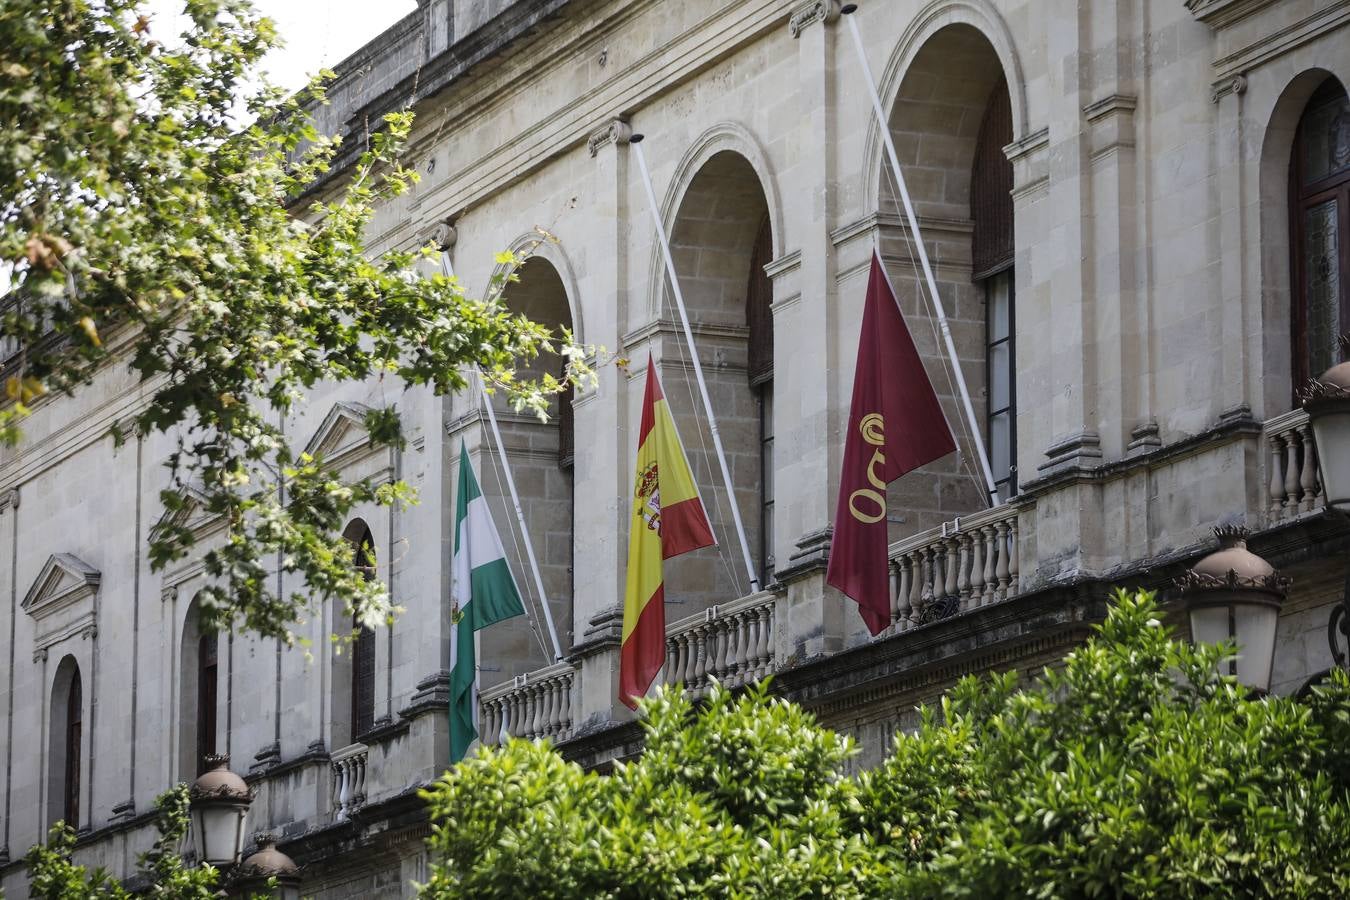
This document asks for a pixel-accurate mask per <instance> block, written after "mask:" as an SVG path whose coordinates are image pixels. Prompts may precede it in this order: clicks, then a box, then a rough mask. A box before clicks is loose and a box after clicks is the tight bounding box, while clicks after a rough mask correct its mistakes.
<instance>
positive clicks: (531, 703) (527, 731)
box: [478, 662, 576, 747]
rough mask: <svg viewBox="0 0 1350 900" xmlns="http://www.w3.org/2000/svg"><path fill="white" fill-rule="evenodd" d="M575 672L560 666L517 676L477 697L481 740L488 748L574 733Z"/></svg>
mask: <svg viewBox="0 0 1350 900" xmlns="http://www.w3.org/2000/svg"><path fill="white" fill-rule="evenodd" d="M575 679H576V669H575V668H574V667H573V666H572V664H571V663H569V662H560V663H557V664H555V665H552V666H549V667H548V668H547V669H540V670H539V671H537V672H529V673H527V674H525V675H518V676H516V677H515V678H514V679H512V680H511V681H507V682H504V683H502V684H499V685H497V686H495V687H493V688H490V689H488V690H486V691H483V693H482V694H480V695H479V697H478V739H479V740H480V741H481V742H482V743H483V744H484V745H485V746H488V747H496V746H500V745H501V743H502V742H503V740H504V739H505V738H506V737H507V736H510V737H518V738H526V739H528V740H534V739H536V738H544V737H546V738H552V739H553V740H555V741H560V740H563V739H564V738H566V737H567V735H568V734H569V733H570V732H571V730H572V686H573V682H574V681H575Z"/></svg>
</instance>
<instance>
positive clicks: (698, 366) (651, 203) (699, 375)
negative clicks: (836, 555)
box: [628, 134, 760, 593]
mask: <svg viewBox="0 0 1350 900" xmlns="http://www.w3.org/2000/svg"><path fill="white" fill-rule="evenodd" d="M628 142H629V144H630V145H631V146H632V148H633V152H634V153H636V154H637V162H638V171H640V172H641V173H642V186H643V187H644V188H645V189H646V191H647V208H648V209H650V210H651V211H652V221H653V222H655V223H656V236H657V240H658V242H659V243H660V244H661V254H662V256H663V257H664V258H665V262H666V273H667V274H668V275H669V276H670V287H671V293H673V294H674V295H675V308H676V309H677V310H679V312H680V324H681V325H683V326H684V340H685V343H686V344H688V345H689V359H690V361H691V362H693V364H694V377H695V379H696V380H697V381H698V392H699V394H700V395H701V396H702V397H703V410H704V412H705V413H707V416H708V430H709V431H711V432H712V441H713V447H714V448H715V449H716V450H717V463H718V465H719V466H721V468H722V481H723V482H724V483H725V484H726V486H727V505H728V506H730V507H731V520H732V522H734V523H735V525H736V536H737V537H738V538H739V539H740V541H741V555H742V556H743V557H744V558H745V573H746V575H747V576H749V578H750V592H751V593H758V591H759V589H760V587H759V575H757V574H756V572H755V563H754V557H752V556H751V555H750V542H749V541H748V540H746V537H745V525H743V524H742V523H741V510H740V507H739V506H738V505H737V503H736V488H735V486H734V485H733V484H732V482H731V469H730V468H729V467H728V466H727V454H726V451H724V450H723V449H722V434H721V432H720V431H718V430H717V416H716V415H714V414H713V406H712V400H711V398H709V397H708V385H707V383H706V382H705V381H704V380H703V364H702V363H701V362H700V361H699V357H698V347H697V346H695V345H694V332H693V329H691V328H690V327H689V314H688V313H687V312H686V311H685V308H684V293H683V292H682V291H681V290H680V279H679V278H678V277H677V276H676V274H675V259H674V258H673V257H672V256H671V255H670V241H669V240H667V238H666V229H665V226H664V225H662V224H661V213H660V212H659V211H658V209H657V206H656V192H655V191H654V190H652V176H651V173H650V172H649V171H647V159H646V157H645V156H643V155H642V135H640V134H635V135H633V136H632V137H630V138H629V139H628Z"/></svg>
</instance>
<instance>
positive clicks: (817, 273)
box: [770, 0, 852, 656]
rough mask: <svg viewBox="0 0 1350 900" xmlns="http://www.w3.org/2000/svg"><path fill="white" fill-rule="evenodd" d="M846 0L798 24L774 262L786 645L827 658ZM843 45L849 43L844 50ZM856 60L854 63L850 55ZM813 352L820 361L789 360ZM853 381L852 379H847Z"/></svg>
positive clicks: (835, 642) (836, 611) (833, 639)
mask: <svg viewBox="0 0 1350 900" xmlns="http://www.w3.org/2000/svg"><path fill="white" fill-rule="evenodd" d="M838 17H839V4H838V3H836V2H833V0H815V2H810V3H805V4H802V5H801V6H799V7H798V9H797V10H796V11H795V12H794V14H793V15H792V17H791V19H790V20H789V28H790V29H791V32H792V35H793V37H794V38H795V39H796V42H797V59H798V66H797V71H798V76H799V80H798V88H797V95H796V98H795V100H794V102H795V105H796V108H798V109H799V110H800V111H801V119H800V125H799V126H798V130H799V133H798V135H797V138H796V141H795V143H796V144H797V147H798V154H797V156H796V159H795V164H794V165H793V166H792V167H791V168H789V169H786V170H785V171H784V172H783V181H782V198H783V211H782V218H781V221H782V223H783V225H782V227H783V228H784V229H785V231H786V233H785V234H784V235H783V236H782V237H783V239H782V240H781V241H779V242H777V244H776V245H777V246H779V247H782V248H784V251H783V252H782V254H781V255H780V256H779V258H778V259H776V260H775V261H774V263H773V264H772V265H771V267H770V274H771V275H772V276H773V278H774V339H775V344H774V353H775V356H776V357H777V360H778V361H779V363H780V364H779V365H776V366H775V370H774V396H775V401H776V402H775V404H774V405H775V410H774V411H775V419H776V421H775V423H774V433H775V435H776V439H775V450H776V468H777V472H776V473H775V480H776V482H777V483H778V484H779V485H790V486H791V489H790V490H786V491H780V492H779V496H778V498H777V505H776V513H777V526H778V527H777V528H776V529H775V531H776V534H777V536H778V537H777V546H776V547H775V548H774V552H775V558H776V559H777V560H778V566H777V578H778V579H779V580H780V581H781V582H782V583H783V584H784V585H786V586H787V601H786V603H787V610H786V612H787V614H786V615H785V616H782V617H780V618H779V619H778V621H779V623H780V625H779V629H780V631H781V634H780V635H778V636H777V640H778V641H779V648H780V651H786V652H787V653H788V654H789V655H798V656H815V655H818V654H821V653H828V652H832V651H835V650H839V649H840V648H841V647H842V646H843V630H844V624H843V610H844V607H843V604H842V603H841V602H840V600H839V597H838V595H837V594H835V593H834V592H832V591H830V592H827V591H826V588H825V565H826V562H827V560H828V555H829V542H830V518H831V516H832V514H833V504H832V502H831V501H832V499H833V497H834V495H835V492H836V490H837V489H838V478H839V459H840V455H841V452H842V446H841V444H840V442H839V441H838V440H837V438H838V434H839V430H840V425H841V423H842V421H843V420H844V419H845V418H846V417H847V415H848V411H847V409H844V410H831V404H830V398H831V397H832V396H835V395H836V394H837V393H838V391H837V384H838V380H839V379H840V377H841V374H840V373H839V372H838V366H837V365H836V359H835V354H834V342H833V341H832V340H831V336H832V335H833V333H834V331H835V330H836V329H837V328H838V323H837V322H835V321H834V316H833V314H832V310H834V309H835V307H836V305H835V302H834V296H835V292H836V286H835V275H836V261H835V255H834V245H833V242H832V241H831V237H830V230H831V223H832V222H833V221H834V218H835V214H834V212H835V204H836V194H837V191H836V188H835V182H834V171H835V150H836V137H835V135H836V132H837V124H836V90H837V78H836V68H837V66H840V65H842V64H843V63H842V62H839V61H837V60H836V56H837V55H841V54H842V53H843V50H844V49H846V48H845V47H844V45H843V44H842V43H840V42H842V41H847V40H848V36H847V35H846V34H844V33H843V32H842V31H841V30H840V29H838V28H837V27H836V26H835V23H836V22H837V20H838ZM839 48H843V49H839ZM846 62H848V63H849V64H852V62H851V61H846ZM792 359H809V360H813V364H812V365H810V366H792V365H786V364H782V362H783V361H785V360H792ZM844 377H847V376H844Z"/></svg>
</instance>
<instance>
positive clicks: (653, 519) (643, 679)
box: [619, 354, 716, 708]
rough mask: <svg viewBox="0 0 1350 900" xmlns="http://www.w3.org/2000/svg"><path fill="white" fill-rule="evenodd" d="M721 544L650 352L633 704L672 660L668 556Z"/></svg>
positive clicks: (641, 459) (628, 621)
mask: <svg viewBox="0 0 1350 900" xmlns="http://www.w3.org/2000/svg"><path fill="white" fill-rule="evenodd" d="M714 543H716V540H715V539H714V538H713V533H712V526H711V525H710V524H709V523H708V515H707V513H706V512H705V511H704V509H703V501H702V500H700V499H699V496H698V486H697V485H695V484H694V475H693V473H692V472H691V471H689V460H688V459H686V458H685V455H684V448H683V447H681V446H680V439H679V436H678V435H676V433H675V420H674V419H672V418H671V416H670V407H669V406H668V405H667V404H666V397H665V394H664V393H662V391H661V380H660V379H659V378H658V377H657V375H656V366H655V365H654V364H653V362H652V358H651V355H650V354H649V355H648V356H647V387H646V391H645V393H644V395H643V399H642V425H641V426H640V428H639V430H638V454H637V477H636V478H635V480H634V489H633V515H632V519H631V520H630V522H629V525H628V583H627V587H626V590H625V591H624V601H623V645H622V647H621V648H620V651H619V699H620V700H622V701H623V702H624V703H626V704H628V705H629V706H631V707H634V708H636V707H637V701H638V699H639V698H641V697H642V696H643V695H644V694H646V693H647V689H648V688H650V687H651V685H652V679H654V678H655V677H656V673H657V672H658V671H660V669H661V664H662V663H664V662H665V660H666V595H665V574H664V571H663V567H662V561H663V560H667V559H670V558H671V557H673V556H679V555H680V554H681V553H688V552H690V551H691V550H697V549H699V548H700V547H710V546H712V545H713V544H714Z"/></svg>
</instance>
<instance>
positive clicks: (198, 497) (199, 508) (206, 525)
mask: <svg viewBox="0 0 1350 900" xmlns="http://www.w3.org/2000/svg"><path fill="white" fill-rule="evenodd" d="M178 496H179V498H180V500H181V503H180V504H179V505H178V506H177V507H176V508H175V509H166V510H164V514H163V515H162V516H160V517H159V521H157V522H156V523H155V524H154V526H153V527H152V528H151V529H150V537H151V539H152V540H153V539H154V538H155V537H156V536H158V535H160V534H163V532H164V531H165V529H168V528H185V529H187V530H188V531H189V532H190V533H191V534H192V535H193V537H195V538H199V539H200V538H201V537H202V536H203V535H205V534H206V532H207V531H209V530H210V529H211V527H212V526H214V525H219V524H221V523H222V522H224V519H223V518H222V517H221V516H220V514H218V513H212V512H209V511H208V510H207V508H206V503H207V497H206V493H205V492H204V491H202V490H201V489H200V488H197V487H188V488H185V489H183V490H181V491H179V492H178Z"/></svg>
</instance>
